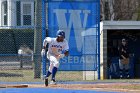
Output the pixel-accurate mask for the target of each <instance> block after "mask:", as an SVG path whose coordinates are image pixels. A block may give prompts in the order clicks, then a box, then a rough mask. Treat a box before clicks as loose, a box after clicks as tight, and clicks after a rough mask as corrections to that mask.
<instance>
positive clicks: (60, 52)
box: [41, 30, 69, 86]
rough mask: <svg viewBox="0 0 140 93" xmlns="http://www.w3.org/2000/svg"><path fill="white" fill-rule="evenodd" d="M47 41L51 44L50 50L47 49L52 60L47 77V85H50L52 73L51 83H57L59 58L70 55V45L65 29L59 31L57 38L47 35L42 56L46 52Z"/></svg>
mask: <svg viewBox="0 0 140 93" xmlns="http://www.w3.org/2000/svg"><path fill="white" fill-rule="evenodd" d="M47 43H48V44H49V46H48V51H47V58H48V59H49V61H50V66H49V69H48V71H47V74H46V77H45V85H46V86H48V77H49V76H50V75H51V74H52V78H51V82H50V84H56V81H55V75H56V73H57V70H58V67H59V60H60V58H63V57H64V56H68V54H69V46H68V42H67V40H66V39H65V32H64V31H63V30H58V31H57V37H56V38H51V37H46V38H45V39H44V41H43V49H42V51H41V55H42V56H44V55H45V53H46V52H45V49H46V45H47Z"/></svg>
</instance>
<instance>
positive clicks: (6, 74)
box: [0, 73, 23, 77]
mask: <svg viewBox="0 0 140 93" xmlns="http://www.w3.org/2000/svg"><path fill="white" fill-rule="evenodd" d="M0 77H23V74H15V73H0Z"/></svg>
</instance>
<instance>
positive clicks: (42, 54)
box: [41, 49, 46, 57]
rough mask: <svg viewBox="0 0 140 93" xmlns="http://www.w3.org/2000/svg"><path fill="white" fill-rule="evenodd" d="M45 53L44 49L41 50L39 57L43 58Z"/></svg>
mask: <svg viewBox="0 0 140 93" xmlns="http://www.w3.org/2000/svg"><path fill="white" fill-rule="evenodd" d="M45 53H46V51H45V49H42V51H41V56H42V57H43V56H45Z"/></svg>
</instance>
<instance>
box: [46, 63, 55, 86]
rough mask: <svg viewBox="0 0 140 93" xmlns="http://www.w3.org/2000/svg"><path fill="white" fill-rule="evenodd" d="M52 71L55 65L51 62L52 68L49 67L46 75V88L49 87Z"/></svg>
mask: <svg viewBox="0 0 140 93" xmlns="http://www.w3.org/2000/svg"><path fill="white" fill-rule="evenodd" d="M52 69H53V63H52V62H50V66H49V69H48V71H47V75H46V78H45V85H46V86H48V78H49V76H50V75H51V74H52Z"/></svg>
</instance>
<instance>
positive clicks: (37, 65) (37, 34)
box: [34, 0, 42, 78]
mask: <svg viewBox="0 0 140 93" xmlns="http://www.w3.org/2000/svg"><path fill="white" fill-rule="evenodd" d="M41 6H42V0H35V31H34V78H40V77H41V57H40V52H41V45H42V28H41V27H42V17H41V16H42V7H41Z"/></svg>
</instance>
